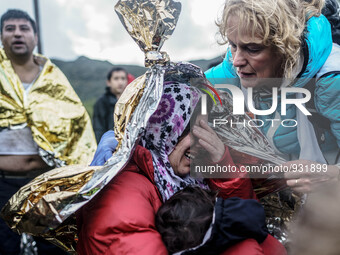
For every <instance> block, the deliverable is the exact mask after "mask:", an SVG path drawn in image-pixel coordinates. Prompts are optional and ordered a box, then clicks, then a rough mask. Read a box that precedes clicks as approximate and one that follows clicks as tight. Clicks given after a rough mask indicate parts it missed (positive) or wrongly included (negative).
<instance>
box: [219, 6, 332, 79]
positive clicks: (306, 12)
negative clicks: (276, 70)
mask: <svg viewBox="0 0 340 255" xmlns="http://www.w3.org/2000/svg"><path fill="white" fill-rule="evenodd" d="M324 1H325V0H226V3H225V6H224V10H223V16H222V18H221V20H219V21H218V22H217V25H218V27H219V32H220V34H221V36H222V43H221V44H226V43H228V39H227V28H228V24H227V23H228V19H229V17H231V16H233V17H237V18H238V28H237V29H238V33H239V34H242V32H243V33H244V32H250V34H251V36H252V39H253V40H254V41H255V40H258V38H261V39H262V42H261V43H262V44H263V45H265V46H273V47H274V48H275V50H276V51H277V53H278V55H279V56H280V57H282V60H283V62H282V66H281V68H282V71H283V76H284V77H285V78H291V76H292V71H293V69H294V67H295V65H296V64H297V61H298V59H299V54H300V50H301V42H302V40H301V39H302V37H303V32H304V29H305V24H306V22H307V21H308V19H310V18H311V17H313V16H319V15H320V14H321V9H322V7H323V5H324ZM235 29H236V28H235Z"/></svg>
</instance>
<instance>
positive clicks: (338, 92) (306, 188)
mask: <svg viewBox="0 0 340 255" xmlns="http://www.w3.org/2000/svg"><path fill="white" fill-rule="evenodd" d="M314 100H315V107H316V110H317V111H318V112H319V113H320V114H321V115H323V116H324V117H326V118H327V119H329V120H330V122H331V132H332V134H333V135H334V136H335V138H336V141H337V144H338V148H340V107H339V106H340V75H339V74H335V73H333V74H329V75H325V76H324V77H323V78H320V79H319V80H318V81H317V83H316V89H315V98H314ZM284 166H287V167H289V168H290V169H291V171H290V172H288V173H285V178H286V179H287V185H288V186H290V187H291V188H292V189H293V190H294V191H297V192H302V193H306V192H312V191H315V190H317V189H318V188H319V187H320V186H323V185H325V184H329V183H332V182H337V181H339V179H340V167H339V166H338V165H328V166H327V169H325V165H323V164H319V163H317V162H314V161H310V160H295V161H290V162H287V163H286V164H284ZM296 170H297V171H296ZM319 170H321V171H319Z"/></svg>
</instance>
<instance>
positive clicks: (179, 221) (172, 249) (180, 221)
mask: <svg viewBox="0 0 340 255" xmlns="http://www.w3.org/2000/svg"><path fill="white" fill-rule="evenodd" d="M156 228H157V230H158V231H159V233H160V234H161V236H162V239H163V241H164V243H165V246H166V247H167V249H168V251H169V253H170V254H173V253H176V254H220V253H221V252H223V251H225V250H226V248H228V247H230V246H232V245H233V244H236V243H238V242H240V241H242V240H245V239H249V238H250V239H255V240H256V241H257V242H258V243H261V242H263V241H264V240H265V239H266V237H267V235H268V232H267V228H266V226H265V213H264V209H263V207H262V205H261V204H260V203H259V202H257V201H256V200H254V199H240V198H236V197H233V198H228V199H223V198H217V194H216V192H212V191H208V190H204V189H201V188H198V187H186V188H184V189H183V190H181V191H179V192H177V193H176V194H175V195H173V196H172V197H171V198H170V199H169V200H167V201H166V202H165V203H164V204H163V205H162V206H161V207H160V208H159V210H158V212H157V214H156Z"/></svg>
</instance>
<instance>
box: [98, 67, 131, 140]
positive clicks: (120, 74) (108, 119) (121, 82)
mask: <svg viewBox="0 0 340 255" xmlns="http://www.w3.org/2000/svg"><path fill="white" fill-rule="evenodd" d="M131 76H132V75H130V77H129V74H128V73H127V71H126V70H125V69H124V68H121V67H114V68H112V69H111V70H110V71H109V73H108V74H107V78H106V92H105V94H104V95H102V96H101V97H100V98H99V99H98V100H97V102H96V103H95V105H94V108H93V129H94V133H95V135H96V139H97V143H99V141H100V138H101V137H102V136H103V134H104V133H105V132H106V131H108V130H111V129H112V128H113V112H114V108H115V105H116V103H117V101H118V99H119V97H120V96H121V94H122V93H123V91H124V89H125V87H126V86H127V85H128V83H129V82H130V81H132V80H133V77H131Z"/></svg>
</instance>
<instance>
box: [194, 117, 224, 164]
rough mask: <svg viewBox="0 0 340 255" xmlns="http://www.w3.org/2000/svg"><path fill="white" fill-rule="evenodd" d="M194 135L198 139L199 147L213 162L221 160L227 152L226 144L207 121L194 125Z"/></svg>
mask: <svg viewBox="0 0 340 255" xmlns="http://www.w3.org/2000/svg"><path fill="white" fill-rule="evenodd" d="M193 134H194V136H195V137H197V138H198V143H199V145H200V146H202V147H203V148H204V149H205V150H206V151H207V152H208V153H209V156H210V159H211V161H213V162H218V161H220V160H221V158H222V156H223V155H224V152H225V146H224V143H223V142H222V141H221V139H220V138H219V137H218V136H217V134H216V133H215V131H214V130H213V129H212V128H211V127H209V125H208V123H207V122H206V121H204V120H200V121H199V122H198V123H197V124H196V125H194V128H193Z"/></svg>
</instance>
